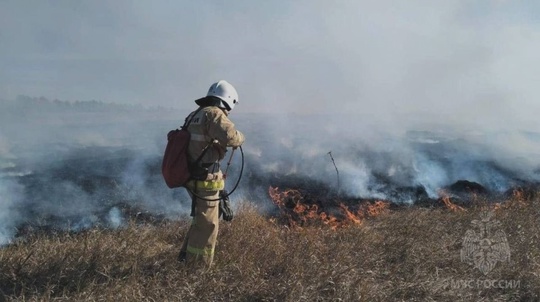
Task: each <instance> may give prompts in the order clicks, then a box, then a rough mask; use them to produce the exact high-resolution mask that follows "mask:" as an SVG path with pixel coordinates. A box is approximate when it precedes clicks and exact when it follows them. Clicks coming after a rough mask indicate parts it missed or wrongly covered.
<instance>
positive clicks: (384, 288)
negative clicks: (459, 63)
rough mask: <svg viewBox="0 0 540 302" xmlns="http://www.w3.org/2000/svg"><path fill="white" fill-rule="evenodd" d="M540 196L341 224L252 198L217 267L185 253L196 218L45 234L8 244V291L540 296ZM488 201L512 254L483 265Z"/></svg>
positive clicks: (1, 266) (21, 296)
mask: <svg viewBox="0 0 540 302" xmlns="http://www.w3.org/2000/svg"><path fill="white" fill-rule="evenodd" d="M539 205H540V201H539V200H538V199H537V198H536V197H533V198H525V197H524V196H522V195H520V194H517V195H515V196H514V197H512V198H510V199H509V200H507V201H505V202H504V203H502V204H495V205H494V204H488V203H486V202H484V201H480V200H476V201H475V202H474V203H473V204H472V205H471V206H469V207H467V208H465V209H459V208H453V209H451V208H449V207H447V206H444V207H422V208H421V207H416V206H411V207H402V208H399V209H392V208H387V209H383V210H382V211H380V212H378V213H376V214H373V215H365V216H363V217H362V219H361V221H359V222H358V223H349V224H343V225H341V226H339V227H336V228H332V227H330V226H329V225H328V224H325V223H324V222H323V221H321V220H313V221H310V223H294V221H292V220H291V219H296V220H297V221H299V220H298V217H297V216H292V215H290V211H289V210H288V209H287V208H283V209H282V211H281V212H280V214H278V215H273V216H269V215H263V214H260V213H261V211H260V210H259V209H257V208H256V207H255V206H254V205H252V203H250V202H249V201H244V202H243V203H242V204H240V205H237V207H238V209H237V215H236V217H235V219H234V220H233V221H232V222H231V223H225V222H222V223H221V225H220V228H221V229H220V237H219V242H218V246H217V254H216V258H215V264H214V265H213V266H212V267H211V268H210V269H209V270H206V271H201V270H199V271H195V270H191V269H188V268H186V267H184V266H183V265H182V264H179V263H177V262H176V257H177V253H178V249H179V246H180V244H181V242H182V240H183V236H184V234H185V231H186V230H187V226H188V224H189V220H188V217H185V219H181V220H180V221H168V220H165V221H160V222H153V223H152V222H146V223H140V222H138V223H135V222H131V223H128V224H127V225H126V226H125V227H123V228H120V229H117V230H110V229H100V228H91V229H88V230H86V231H83V232H79V233H69V232H56V233H51V232H44V233H39V232H38V233H34V234H32V235H30V236H28V237H27V238H26V240H24V241H20V242H18V243H16V244H13V245H10V246H8V247H6V248H4V249H2V250H0V290H1V293H0V301H2V300H17V301H48V300H55V301H112V300H114V301H538V300H539V299H540V295H539V293H540V249H539V246H540V226H539V224H538V221H539V218H540V211H539V210H538V206H539ZM486 210H489V212H491V213H493V214H494V216H493V217H490V220H491V221H498V222H500V225H499V226H498V227H499V228H500V230H502V231H503V232H504V234H505V235H506V238H507V241H508V246H509V248H510V257H509V259H507V260H505V261H499V262H497V263H495V266H494V267H493V268H492V269H491V270H488V271H487V272H486V274H484V273H482V272H481V271H480V270H479V269H478V268H476V267H474V265H470V264H467V263H464V262H462V261H461V258H460V252H461V249H462V248H463V245H464V237H465V235H466V232H467V230H470V229H474V226H473V224H472V222H473V221H475V220H476V221H479V220H481V214H482V213H485V212H486ZM287 211H289V212H287ZM300 222H301V221H300Z"/></svg>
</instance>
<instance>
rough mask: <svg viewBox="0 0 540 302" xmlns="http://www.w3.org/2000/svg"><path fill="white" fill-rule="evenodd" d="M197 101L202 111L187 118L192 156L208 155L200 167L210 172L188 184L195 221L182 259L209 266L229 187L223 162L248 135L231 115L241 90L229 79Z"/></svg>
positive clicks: (193, 157) (179, 258) (183, 245)
mask: <svg viewBox="0 0 540 302" xmlns="http://www.w3.org/2000/svg"><path fill="white" fill-rule="evenodd" d="M195 103H196V104H197V105H199V110H198V111H197V110H196V111H193V112H192V113H191V114H190V115H189V116H188V117H187V119H191V123H190V124H189V127H188V131H189V132H190V133H191V140H190V143H189V147H188V158H189V161H190V162H192V163H193V162H195V161H196V160H197V159H198V158H199V157H200V156H201V154H204V155H203V156H202V157H201V158H200V161H199V162H200V163H199V164H198V166H199V167H202V168H203V169H205V170H206V169H207V170H208V174H207V175H206V173H205V175H206V178H205V180H190V181H189V182H188V184H187V188H188V192H189V193H190V196H191V198H192V202H193V205H192V213H191V216H193V221H192V224H191V226H190V227H189V230H188V233H187V235H186V238H185V239H184V242H183V244H182V248H181V249H180V254H179V255H178V260H179V261H180V262H183V263H187V264H189V265H197V266H199V265H201V266H205V267H209V266H210V265H211V264H212V261H213V258H214V249H215V246H216V242H217V235H218V228H219V198H220V191H221V190H223V189H224V187H225V180H224V179H223V173H222V172H221V169H220V161H221V160H222V159H223V158H224V157H225V153H226V152H227V149H226V148H227V147H232V148H237V147H239V146H240V145H242V143H243V142H244V135H243V134H242V133H241V132H240V131H238V130H236V128H235V126H234V124H233V123H232V122H231V120H229V118H228V115H229V113H230V112H231V111H232V110H233V109H234V106H235V105H236V104H237V103H238V93H237V92H236V89H235V88H234V87H233V86H232V85H231V84H230V83H228V82H227V81H224V80H221V81H219V82H216V83H214V84H212V85H211V86H210V89H209V90H208V93H207V95H206V96H205V97H203V98H200V99H198V100H196V101H195ZM207 147H208V150H207V151H206V152H204V153H203V150H204V149H205V148H207ZM192 193H195V195H197V196H194V194H192Z"/></svg>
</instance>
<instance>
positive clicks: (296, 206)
mask: <svg viewBox="0 0 540 302" xmlns="http://www.w3.org/2000/svg"><path fill="white" fill-rule="evenodd" d="M268 194H269V195H270V198H271V199H272V201H273V202H274V204H275V205H277V206H278V208H279V209H280V211H281V213H282V215H283V216H284V217H286V218H287V220H288V224H289V225H290V226H293V227H300V228H301V227H302V226H307V225H314V224H317V223H322V224H324V225H326V226H328V227H330V229H332V230H336V229H338V228H342V227H347V226H351V225H361V224H362V222H363V220H364V219H365V217H366V216H369V217H374V216H378V215H381V214H382V213H385V212H386V211H387V210H388V208H389V205H390V204H389V203H388V202H384V201H376V202H375V203H373V204H367V205H363V206H360V207H358V209H357V210H356V211H353V210H350V209H349V207H348V206H346V205H345V204H343V203H340V204H339V214H340V215H338V216H339V217H338V216H334V215H331V214H328V213H326V212H325V211H323V210H322V209H321V208H320V207H319V206H318V205H316V204H307V203H306V202H305V200H304V197H303V195H302V193H301V192H300V191H298V190H294V189H287V190H283V191H280V190H279V188H277V187H276V188H273V187H270V188H269V189H268Z"/></svg>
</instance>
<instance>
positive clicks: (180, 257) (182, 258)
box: [177, 251, 186, 263]
mask: <svg viewBox="0 0 540 302" xmlns="http://www.w3.org/2000/svg"><path fill="white" fill-rule="evenodd" d="M177 260H178V262H180V263H185V262H186V252H184V251H180V254H178V259H177Z"/></svg>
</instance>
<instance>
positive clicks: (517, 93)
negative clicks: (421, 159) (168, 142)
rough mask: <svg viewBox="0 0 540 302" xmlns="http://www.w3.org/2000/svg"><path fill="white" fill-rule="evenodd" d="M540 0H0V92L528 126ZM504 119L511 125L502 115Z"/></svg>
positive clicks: (537, 103)
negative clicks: (222, 86)
mask: <svg viewBox="0 0 540 302" xmlns="http://www.w3.org/2000/svg"><path fill="white" fill-rule="evenodd" d="M539 16H540V2H539V1H534V0H530V1H517V0H516V1H503V0H485V1H480V0H479V1H474V0H463V1H460V0H448V1H433V0H409V1H379V0H373V1H361V0H351V1H340V0H338V1H330V0H327V1H315V0H306V1H262V0H261V1H253V0H246V1H172V0H171V1H142V0H139V1H136V0H133V1H127V0H126V1H124V0H114V1H72V0H56V1H47V0H35V1H30V0H0V97H3V98H10V99H11V98H14V97H16V96H17V95H19V94H25V95H30V96H45V97H47V98H50V99H54V98H58V99H61V100H92V99H95V100H102V101H105V102H121V103H136V104H145V105H147V104H148V105H163V106H174V107H178V108H191V107H192V106H193V103H192V101H193V100H194V99H195V98H198V97H200V96H203V95H204V94H205V93H206V90H207V88H208V86H209V85H210V84H211V83H212V82H214V81H216V80H219V79H226V80H228V81H230V82H231V83H232V84H233V85H235V86H236V87H237V89H238V92H239V94H240V105H239V106H238V107H237V108H238V109H237V110H238V111H239V112H253V111H256V112H262V111H282V112H283V111H292V112H308V113H311V112H328V111H330V112H332V113H335V114H340V113H341V112H347V113H355V112H358V113H366V112H369V115H370V116H375V117H376V116H418V115H419V114H420V115H424V116H430V117H432V119H434V120H444V121H449V122H457V123H459V122H460V121H461V120H464V119H466V120H471V119H475V120H477V121H478V123H479V124H485V125H500V124H501V123H506V122H502V116H504V117H507V118H509V119H510V120H511V121H514V123H515V122H517V121H520V122H523V123H529V125H530V124H534V125H538V123H536V120H537V118H536V115H537V114H538V113H539V112H540V99H539V98H538V97H539V95H540V93H539V92H538V87H539V83H540V55H539V54H540V17H539ZM507 124H508V123H507Z"/></svg>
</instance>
